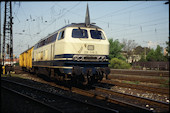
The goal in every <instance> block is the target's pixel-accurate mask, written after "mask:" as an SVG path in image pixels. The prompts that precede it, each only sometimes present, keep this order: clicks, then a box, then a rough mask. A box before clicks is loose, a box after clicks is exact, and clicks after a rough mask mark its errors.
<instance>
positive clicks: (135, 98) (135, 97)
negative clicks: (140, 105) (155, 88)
mask: <svg viewBox="0 0 170 113" xmlns="http://www.w3.org/2000/svg"><path fill="white" fill-rule="evenodd" d="M94 87H95V90H97V91H100V92H105V93H107V94H112V95H120V96H123V97H124V96H126V97H127V98H130V99H134V100H139V101H140V102H146V103H151V104H152V105H156V106H159V107H161V108H167V109H168V108H169V103H166V102H162V101H156V100H153V99H149V98H144V97H139V96H135V95H130V94H126V93H121V92H117V91H113V90H109V89H106V88H102V87H97V86H94Z"/></svg>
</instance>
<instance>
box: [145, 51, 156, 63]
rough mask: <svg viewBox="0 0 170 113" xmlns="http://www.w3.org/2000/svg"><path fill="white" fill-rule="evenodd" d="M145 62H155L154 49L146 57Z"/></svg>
mask: <svg viewBox="0 0 170 113" xmlns="http://www.w3.org/2000/svg"><path fill="white" fill-rule="evenodd" d="M146 60H147V61H156V56H155V51H154V49H151V50H150V51H149V53H148V54H147V56H146Z"/></svg>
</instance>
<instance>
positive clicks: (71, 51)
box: [19, 5, 110, 84]
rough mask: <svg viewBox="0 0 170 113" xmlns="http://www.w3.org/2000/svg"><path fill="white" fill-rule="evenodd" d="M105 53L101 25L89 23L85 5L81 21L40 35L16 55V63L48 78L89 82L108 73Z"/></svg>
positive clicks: (105, 41)
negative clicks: (17, 56) (27, 47)
mask: <svg viewBox="0 0 170 113" xmlns="http://www.w3.org/2000/svg"><path fill="white" fill-rule="evenodd" d="M108 55H109V42H108V39H107V37H106V35H105V32H104V31H103V29H102V28H100V27H98V26H96V25H95V24H94V23H90V16H89V9H88V5H87V9H86V16H85V23H72V24H69V25H66V26H64V27H62V28H61V29H59V30H57V31H55V32H53V33H52V34H50V35H48V36H46V37H44V38H43V39H41V40H40V41H39V42H37V43H36V44H35V45H34V46H32V47H31V48H29V49H28V50H26V51H24V52H23V53H21V54H20V58H19V64H20V66H21V67H22V69H23V70H28V71H31V72H34V73H36V74H44V75H47V76H48V77H50V78H51V79H57V80H60V81H63V80H64V81H65V80H66V81H73V82H76V83H77V82H79V83H82V84H90V83H96V82H99V81H101V80H102V79H103V77H104V75H106V76H107V75H108V74H109V73H110V69H109V68H108V64H109V63H108Z"/></svg>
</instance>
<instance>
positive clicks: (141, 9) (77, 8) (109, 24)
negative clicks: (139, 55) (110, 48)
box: [1, 1, 169, 57]
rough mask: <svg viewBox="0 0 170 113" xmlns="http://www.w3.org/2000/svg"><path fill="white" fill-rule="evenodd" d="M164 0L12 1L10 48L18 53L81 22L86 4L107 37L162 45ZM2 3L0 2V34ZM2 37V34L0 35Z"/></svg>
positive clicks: (165, 35)
mask: <svg viewBox="0 0 170 113" xmlns="http://www.w3.org/2000/svg"><path fill="white" fill-rule="evenodd" d="M165 2H166V1H97V2H96V1H73V2H71V1H64V2H61V1H60V2H58V1H56V2H54V1H51V2H47V1H45V2H40V1H39V2H33V1H30V2H28V1H27V2H25V1H22V2H21V1H20V2H12V12H13V13H12V15H13V17H14V18H13V23H14V24H13V47H14V48H13V49H14V53H13V54H14V55H15V56H17V57H18V56H19V54H21V53H22V52H23V51H25V50H26V49H28V48H29V47H31V46H33V45H34V44H36V43H37V42H38V41H39V40H40V39H42V38H44V37H45V36H47V35H48V34H50V33H52V32H54V31H56V30H58V29H60V28H61V27H63V26H65V25H68V24H71V23H84V22H85V13H86V7H87V3H88V6H89V12H90V21H91V23H96V25H97V26H99V27H101V28H102V29H103V30H104V31H105V33H106V36H107V38H108V39H110V38H112V39H113V40H116V39H118V40H119V42H122V40H123V39H127V40H134V41H135V42H136V43H137V44H138V45H140V46H142V47H150V48H153V49H155V48H156V46H157V45H160V46H161V47H163V48H164V47H166V46H167V45H166V44H165V42H166V41H169V39H168V37H169V4H164V3H165ZM3 23H4V2H2V3H1V34H2V33H3V32H2V31H3ZM1 36H2V35H1ZM1 42H2V41H1Z"/></svg>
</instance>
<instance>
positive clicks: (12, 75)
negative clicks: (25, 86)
mask: <svg viewBox="0 0 170 113" xmlns="http://www.w3.org/2000/svg"><path fill="white" fill-rule="evenodd" d="M1 77H10V75H3V74H1ZM11 77H18V78H23V79H24V77H23V76H21V75H18V74H11Z"/></svg>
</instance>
